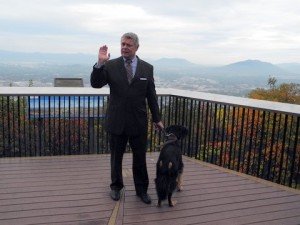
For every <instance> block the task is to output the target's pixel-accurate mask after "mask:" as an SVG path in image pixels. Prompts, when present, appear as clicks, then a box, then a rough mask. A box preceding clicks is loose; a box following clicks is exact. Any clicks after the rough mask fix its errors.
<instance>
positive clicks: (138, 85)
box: [90, 57, 160, 136]
mask: <svg viewBox="0 0 300 225" xmlns="http://www.w3.org/2000/svg"><path fill="white" fill-rule="evenodd" d="M90 81H91V86H92V87H93V88H101V87H103V86H104V85H106V84H108V85H109V87H110V98H109V105H108V108H107V111H106V116H105V128H106V131H107V132H110V133H113V134H117V135H120V134H122V133H123V132H125V133H126V134H127V135H133V136H134V135H139V134H141V133H146V132H147V108H146V99H147V102H148V106H149V108H150V111H151V114H152V120H153V122H159V121H160V115H159V107H158V103H157V95H156V91H155V85H154V78H153V66H152V65H150V64H149V63H147V62H145V61H143V60H141V59H139V58H138V63H137V68H136V73H135V76H134V78H133V80H132V81H131V83H130V84H129V83H128V80H127V75H126V69H125V66H124V60H123V57H119V58H117V59H112V60H109V61H107V62H106V63H105V65H104V66H102V67H101V68H95V66H94V67H93V71H92V74H91V80H90Z"/></svg>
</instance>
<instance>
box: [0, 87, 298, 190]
mask: <svg viewBox="0 0 300 225" xmlns="http://www.w3.org/2000/svg"><path fill="white" fill-rule="evenodd" d="M157 92H158V102H159V105H160V110H161V115H162V119H163V121H164V123H165V126H168V125H170V124H180V125H184V126H186V127H187V128H188V129H189V135H188V137H187V138H186V139H184V140H182V151H183V154H185V155H187V156H189V157H193V158H196V159H199V160H203V161H206V162H209V163H212V164H215V165H219V166H221V167H225V168H229V169H232V170H235V171H238V172H241V173H246V174H249V175H253V176H256V177H259V178H263V179H266V180H269V181H273V182H276V183H279V184H283V185H286V186H290V187H293V188H300V187H299V186H300V185H299V184H300V144H299V127H300V106H299V105H291V104H284V103H275V102H268V101H261V100H253V99H247V98H238V97H231V96H224V95H215V94H208V93H200V92H190V91H180V90H174V89H158V90H157ZM108 101H109V91H108V89H105V88H104V89H92V88H34V87H30V88H29V87H28V88H16V87H6V88H1V90H0V157H25V156H49V155H73V154H100V153H108V152H109V146H108V140H107V134H106V132H105V131H104V127H103V118H104V116H105V111H106V107H107V102H108ZM162 142H163V136H162V134H161V133H159V132H157V131H156V130H155V129H154V128H153V126H152V125H151V121H149V134H148V150H149V151H155V150H158V149H157V148H158V146H159V145H160V144H161V143H162Z"/></svg>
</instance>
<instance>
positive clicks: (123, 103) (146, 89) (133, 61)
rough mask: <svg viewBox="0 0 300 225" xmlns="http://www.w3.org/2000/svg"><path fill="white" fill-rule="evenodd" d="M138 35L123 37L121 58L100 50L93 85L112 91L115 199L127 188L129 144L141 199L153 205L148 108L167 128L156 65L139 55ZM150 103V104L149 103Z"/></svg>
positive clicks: (108, 123) (109, 121) (109, 123)
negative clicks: (124, 163)
mask: <svg viewBox="0 0 300 225" xmlns="http://www.w3.org/2000/svg"><path fill="white" fill-rule="evenodd" d="M138 48H139V39H138V36H137V35H136V34H134V33H126V34H124V35H123V36H122V37H121V57H119V58H116V59H112V60H109V59H110V53H108V47H107V46H106V45H104V46H102V47H100V49H99V53H98V62H97V63H96V64H95V65H94V67H93V71H92V73H91V86H92V87H93V88H101V87H103V86H104V85H106V84H108V85H109V88H110V98H109V105H108V108H107V112H106V116H105V128H106V131H107V132H108V133H109V144H110V151H111V184H110V188H111V192H110V196H111V198H112V199H113V200H115V201H117V200H119V199H120V192H121V190H122V188H123V187H124V184H123V177H122V159H123V154H124V152H125V149H126V145H127V142H128V141H129V144H130V147H131V149H132V154H133V165H132V170H133V178H134V185H135V191H136V194H137V196H139V197H140V198H141V200H142V201H143V202H144V203H146V204H150V203H151V198H150V196H149V195H148V194H147V190H148V186H149V179H148V172H147V165H146V148H147V122H148V119H147V109H146V102H147V103H148V106H149V109H150V111H151V114H152V120H153V122H154V124H155V126H156V127H157V128H158V129H163V127H164V126H163V123H162V121H161V119H160V114H159V107H158V103H157V96H156V91H155V84H154V78H153V66H152V65H150V64H148V63H147V62H145V61H143V60H141V59H140V58H139V57H138V56H136V52H137V50H138ZM146 100H147V101H146Z"/></svg>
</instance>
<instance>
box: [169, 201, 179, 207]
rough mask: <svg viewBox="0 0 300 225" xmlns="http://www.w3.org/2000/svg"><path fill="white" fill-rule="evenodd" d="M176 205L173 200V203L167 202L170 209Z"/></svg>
mask: <svg viewBox="0 0 300 225" xmlns="http://www.w3.org/2000/svg"><path fill="white" fill-rule="evenodd" d="M176 204H177V201H176V200H173V201H171V202H169V206H170V207H174V206H175V205H176Z"/></svg>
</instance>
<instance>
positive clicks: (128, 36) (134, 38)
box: [121, 32, 140, 47]
mask: <svg viewBox="0 0 300 225" xmlns="http://www.w3.org/2000/svg"><path fill="white" fill-rule="evenodd" d="M123 38H128V39H132V40H133V41H134V43H135V46H136V47H139V45H140V43H139V37H138V36H137V35H136V34H135V33H132V32H129V33H125V34H123V35H122V37H121V39H123Z"/></svg>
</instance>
